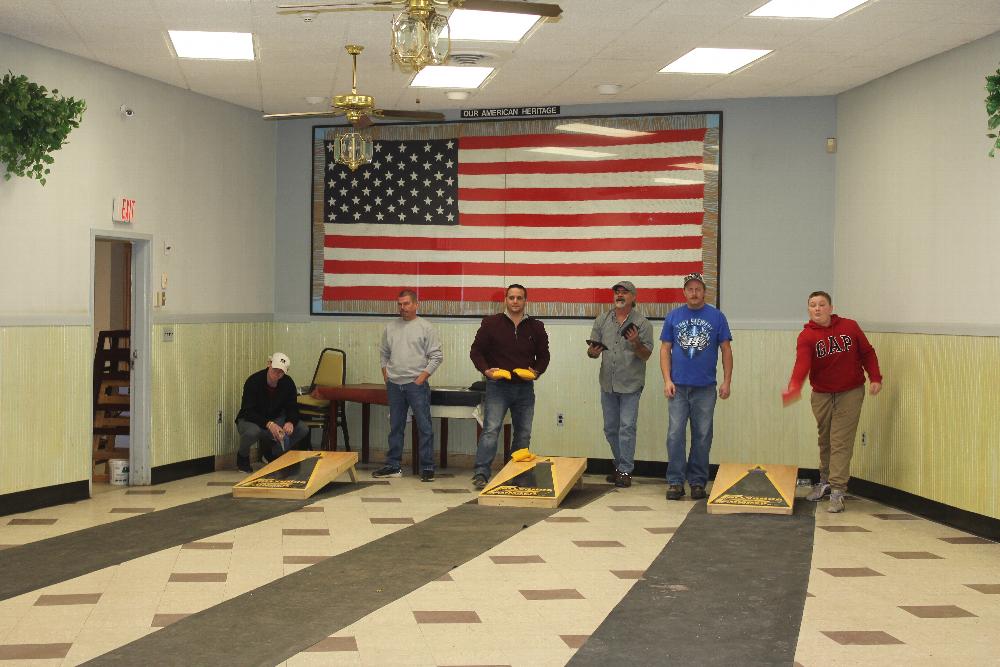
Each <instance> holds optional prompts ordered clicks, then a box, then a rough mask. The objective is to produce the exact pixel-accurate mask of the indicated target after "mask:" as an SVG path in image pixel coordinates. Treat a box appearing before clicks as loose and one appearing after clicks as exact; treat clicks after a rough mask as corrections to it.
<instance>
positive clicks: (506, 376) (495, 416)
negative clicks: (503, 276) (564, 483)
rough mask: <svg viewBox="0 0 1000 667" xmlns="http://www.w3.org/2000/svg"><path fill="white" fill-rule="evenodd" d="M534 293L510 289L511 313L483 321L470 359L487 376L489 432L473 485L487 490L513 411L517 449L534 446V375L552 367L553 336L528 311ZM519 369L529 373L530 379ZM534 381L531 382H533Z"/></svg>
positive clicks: (484, 436) (508, 303) (485, 433)
mask: <svg viewBox="0 0 1000 667" xmlns="http://www.w3.org/2000/svg"><path fill="white" fill-rule="evenodd" d="M527 301H528V290H527V289H526V288H525V287H524V286H523V285H516V284H515V285H511V286H510V287H508V288H507V292H506V296H505V297H504V303H505V305H506V310H505V311H504V312H502V313H497V314H496V315H488V316H486V317H484V318H483V321H482V323H481V324H480V325H479V331H477V332H476V339H475V340H474V341H473V342H472V349H471V350H470V351H469V358H471V359H472V363H473V364H475V366H476V369H477V370H478V371H479V372H480V373H482V374H483V375H485V376H486V397H485V400H484V408H485V409H484V413H485V414H484V415H483V433H482V435H481V436H480V437H479V443H478V444H477V446H476V468H475V474H473V476H472V483H473V485H474V486H475V487H476V488H477V489H481V488H483V487H484V486H486V482H487V481H488V480H489V478H490V476H491V475H490V472H491V467H492V465H493V459H494V457H495V456H496V453H497V436H498V435H499V434H500V427H501V426H502V424H503V418H504V415H506V414H507V410H510V420H511V424H512V425H513V427H514V437H513V449H514V451H517V450H518V449H522V448H527V447H528V446H529V444H530V442H531V420H532V418H533V417H534V414H535V387H534V378H531V375H534V377H535V378H537V377H538V376H539V375H541V374H542V373H544V372H545V369H546V368H548V366H549V337H548V335H547V334H546V333H545V325H544V324H542V322H541V320H536V319H535V318H534V317H531V316H530V315H526V314H525V312H524V308H525V305H526V303H527ZM514 369H518V370H522V371H523V370H527V371H530V373H525V374H523V375H525V376H526V377H522V376H521V375H519V374H518V373H515V372H514ZM528 378H531V379H528Z"/></svg>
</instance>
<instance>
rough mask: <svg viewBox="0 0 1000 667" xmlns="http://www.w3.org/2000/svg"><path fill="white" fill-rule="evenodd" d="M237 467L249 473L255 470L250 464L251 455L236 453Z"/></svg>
mask: <svg viewBox="0 0 1000 667" xmlns="http://www.w3.org/2000/svg"><path fill="white" fill-rule="evenodd" d="M236 469H237V470H239V471H240V472H245V473H247V474H248V475H249V474H250V473H252V472H253V466H251V465H250V457H249V456H240V455H239V454H237V455H236Z"/></svg>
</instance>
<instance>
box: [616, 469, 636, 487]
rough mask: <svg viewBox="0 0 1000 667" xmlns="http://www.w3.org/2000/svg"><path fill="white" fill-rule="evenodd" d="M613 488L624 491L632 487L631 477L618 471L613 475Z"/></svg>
mask: <svg viewBox="0 0 1000 667" xmlns="http://www.w3.org/2000/svg"><path fill="white" fill-rule="evenodd" d="M615 486H617V487H618V488H620V489H626V488H628V487H630V486H632V475H630V474H628V473H627V472H622V471H620V470H619V471H618V472H617V473H616V474H615Z"/></svg>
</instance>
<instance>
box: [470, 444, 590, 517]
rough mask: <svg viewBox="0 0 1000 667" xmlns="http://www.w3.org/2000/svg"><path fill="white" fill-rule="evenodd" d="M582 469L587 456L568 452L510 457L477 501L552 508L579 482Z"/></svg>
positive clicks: (581, 480) (487, 503)
mask: <svg viewBox="0 0 1000 667" xmlns="http://www.w3.org/2000/svg"><path fill="white" fill-rule="evenodd" d="M586 469H587V459H581V458H574V457H568V456H536V457H535V459H534V460H532V461H510V462H508V463H507V465H505V466H504V467H503V468H502V469H501V470H500V472H498V473H497V474H496V475H495V476H494V477H493V479H491V480H490V481H489V483H488V484H487V485H486V487H485V488H484V489H483V490H482V491H481V492H480V493H479V504H480V505H503V506H508V507H550V508H556V507H559V503H561V502H562V501H563V498H565V497H566V495H567V494H568V493H569V491H570V489H572V488H573V485H574V484H580V485H581V486H582V485H583V473H584V471H585V470H586Z"/></svg>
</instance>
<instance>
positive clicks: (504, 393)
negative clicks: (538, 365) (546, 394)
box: [475, 380, 535, 478]
mask: <svg viewBox="0 0 1000 667" xmlns="http://www.w3.org/2000/svg"><path fill="white" fill-rule="evenodd" d="M483 402H484V408H485V414H484V415H483V434H482V435H481V436H479V443H478V445H477V446H476V469H475V472H476V474H483V475H486V477H487V478H489V477H490V467H491V466H492V465H493V459H494V458H495V457H496V455H497V438H498V437H499V435H500V429H501V428H503V418H504V415H506V414H507V410H510V421H511V425H512V426H513V427H514V437H513V441H512V444H511V451H515V452H516V451H517V450H519V449H523V448H525V447H528V446H529V445H530V444H531V420H532V418H533V417H534V416H535V385H534V384H533V383H531V382H511V381H510V380H487V381H486V397H485V399H484V400H483Z"/></svg>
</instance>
